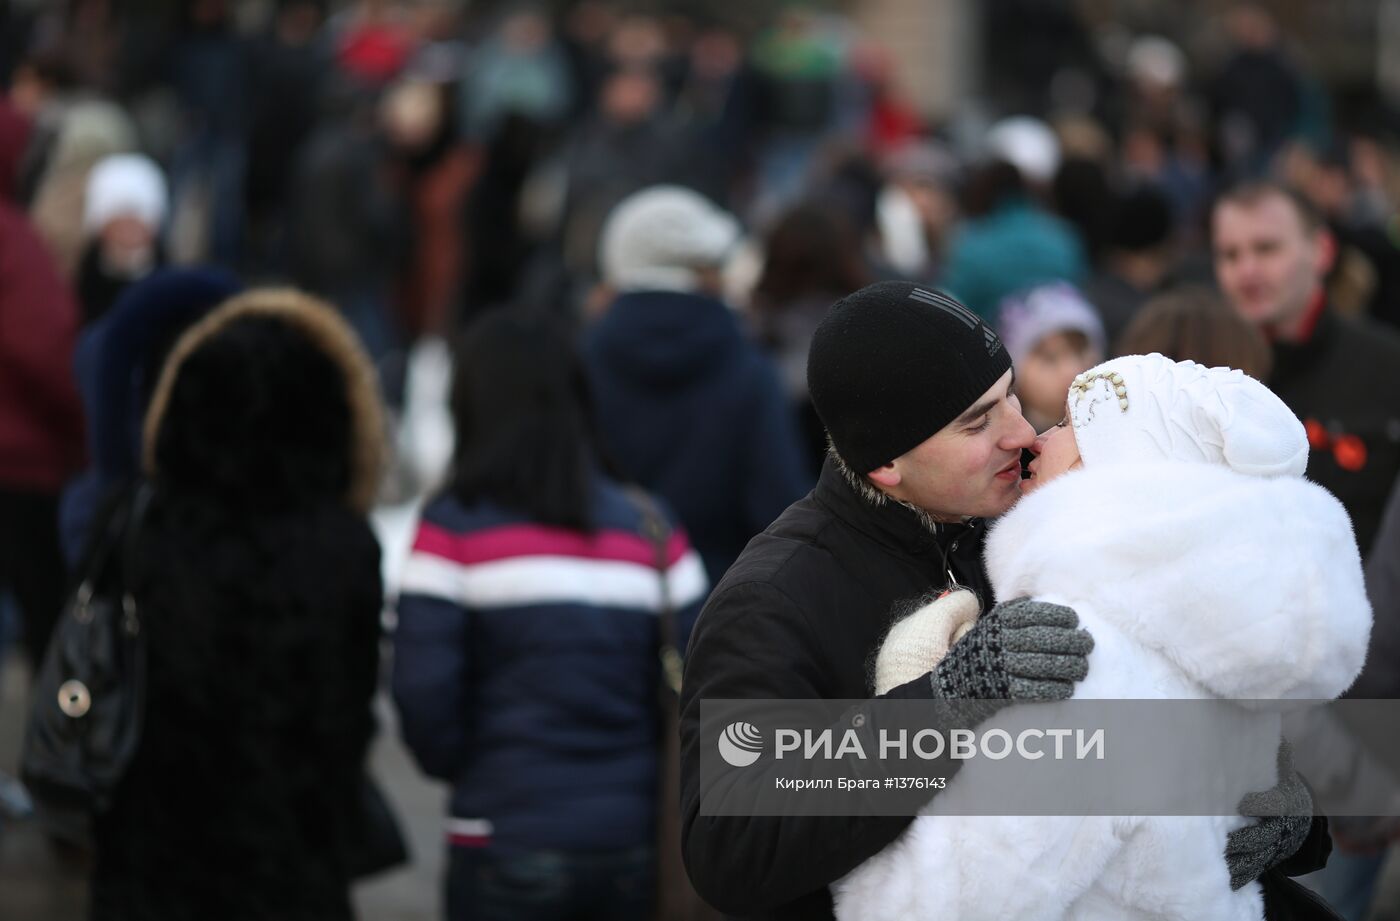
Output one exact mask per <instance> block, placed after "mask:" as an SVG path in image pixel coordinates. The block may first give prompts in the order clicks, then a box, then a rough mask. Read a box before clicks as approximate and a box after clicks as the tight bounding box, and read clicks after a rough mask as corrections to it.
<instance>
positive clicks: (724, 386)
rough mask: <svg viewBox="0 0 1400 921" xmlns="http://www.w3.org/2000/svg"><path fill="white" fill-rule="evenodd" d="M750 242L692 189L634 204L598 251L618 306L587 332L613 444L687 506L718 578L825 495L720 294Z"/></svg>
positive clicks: (650, 193) (767, 368) (788, 413)
mask: <svg viewBox="0 0 1400 921" xmlns="http://www.w3.org/2000/svg"><path fill="white" fill-rule="evenodd" d="M738 237H739V226H738V224H737V222H736V221H735V220H734V219H733V218H732V217H731V216H730V215H728V214H726V213H725V212H723V211H721V210H720V209H719V208H717V207H715V206H714V205H713V204H711V203H710V202H708V201H706V200H705V199H704V198H702V197H701V196H699V195H697V194H695V193H694V192H691V191H689V190H686V189H682V188H679V187H677V186H657V187H653V188H649V189H644V190H642V191H641V192H638V193H637V194H636V195H634V196H632V197H630V198H628V199H627V200H625V201H624V202H623V203H622V204H620V205H618V206H617V208H616V209H615V210H614V211H613V213H612V214H611V215H610V216H609V217H608V222H607V225H606V227H605V228H604V230H603V239H602V244H601V246H600V248H599V262H600V263H602V266H603V277H604V281H605V282H606V284H607V285H608V286H609V287H610V288H611V289H612V290H613V291H614V292H615V295H616V296H615V297H614V298H613V300H612V302H611V303H610V304H609V305H608V306H607V310H606V313H604V315H603V316H602V318H601V319H599V320H598V321H597V322H596V323H595V324H594V325H593V327H592V328H591V329H589V330H587V332H586V333H585V336H584V358H585V361H586V363H587V366H588V372H589V376H590V379H591V381H592V383H593V386H594V392H595V395H596V397H597V405H598V422H599V427H600V429H601V431H602V435H603V444H604V447H605V448H606V449H607V450H608V452H609V453H610V454H611V455H612V456H613V457H614V458H616V459H617V462H618V463H619V464H620V465H621V467H622V471H623V472H624V473H625V474H626V475H627V476H628V477H630V478H632V479H635V480H636V481H637V482H638V483H640V484H641V485H642V486H645V487H646V488H648V489H651V490H654V491H655V492H657V493H658V494H659V495H660V496H661V497H662V498H664V499H665V500H666V501H667V502H669V503H670V504H671V506H672V507H673V508H674V509H675V510H676V513H677V514H678V515H679V516H680V519H681V521H682V522H683V523H684V524H685V527H686V530H687V531H689V532H690V535H691V538H692V539H693V540H694V541H695V545H696V547H697V548H698V549H699V551H700V555H701V556H702V557H704V560H705V568H706V570H707V571H708V573H709V575H710V579H711V580H712V581H716V580H718V579H719V578H720V576H722V575H723V574H724V571H725V570H726V569H728V568H729V564H730V563H732V562H733V561H734V559H735V557H737V556H738V555H739V552H740V551H741V550H743V548H744V545H745V544H747V543H748V541H749V538H751V537H753V536H754V535H755V534H757V533H758V532H760V531H762V530H763V529H764V528H766V527H767V526H768V525H769V524H770V523H771V522H772V521H773V519H774V518H776V517H777V516H778V514H779V513H780V512H782V510H783V509H784V508H786V507H787V505H788V504H789V503H791V502H792V501H794V500H796V499H797V498H799V497H800V496H801V495H802V494H803V493H804V492H806V491H807V490H808V489H809V488H811V486H812V474H811V472H810V469H809V468H808V466H807V461H806V458H805V457H804V455H803V451H802V442H801V439H800V437H799V436H798V432H797V426H796V421H795V419H794V415H793V412H792V408H791V406H790V404H789V403H788V400H787V399H786V397H785V395H784V392H783V389H782V384H781V383H780V380H779V377H778V374H777V371H776V369H774V367H773V366H772V364H771V363H770V362H769V360H768V358H767V356H766V355H764V354H763V353H762V352H761V351H760V350H759V348H758V345H757V344H756V343H754V342H753V341H751V340H750V339H749V338H748V337H747V336H746V335H745V333H744V330H743V328H742V327H741V326H740V324H739V320H738V318H737V317H736V316H735V315H734V312H733V311H732V310H731V309H730V307H729V306H728V305H727V304H725V303H724V302H723V301H721V300H720V299H719V297H718V291H719V282H720V267H721V266H722V265H723V263H724V260H725V258H726V257H727V255H728V254H729V252H730V250H731V249H732V248H733V247H734V245H735V244H736V243H737V242H738Z"/></svg>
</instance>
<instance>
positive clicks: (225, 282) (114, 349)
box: [59, 268, 243, 568]
mask: <svg viewBox="0 0 1400 921" xmlns="http://www.w3.org/2000/svg"><path fill="white" fill-rule="evenodd" d="M241 290H243V284H242V282H240V281H239V280H238V278H237V277H236V276H234V275H232V274H231V273H228V272H224V271H222V270H217V269H199V268H179V269H160V270H158V271H156V272H154V273H152V274H150V275H148V276H146V277H145V278H143V279H142V280H141V281H139V282H136V283H135V284H133V285H132V286H131V287H130V288H129V289H128V290H127V291H125V292H124V293H123V294H122V296H121V297H120V298H118V299H117V302H116V304H114V305H113V306H112V309H111V310H110V311H108V312H107V313H106V314H105V315H104V316H103V317H102V318H101V319H99V320H98V321H97V322H95V323H93V324H92V325H91V326H89V327H87V328H86V329H84V330H83V331H82V333H81V334H80V335H79V337H78V346H77V349H76V354H75V355H74V358H73V375H74V377H76V378H77V383H78V392H79V393H81V394H82V399H83V408H84V410H85V411H86V424H87V443H88V454H89V457H88V460H89V466H88V469H87V470H85V471H83V473H82V474H81V475H80V476H78V477H77V478H76V479H74V480H73V481H72V482H70V483H69V485H68V486H67V488H66V489H65V490H64V493H63V502H62V506H61V508H60V511H59V532H60V538H61V540H62V543H63V554H64V557H65V558H66V559H67V561H68V564H69V566H70V568H71V567H72V565H73V564H75V563H76V562H77V560H78V557H79V555H80V554H81V553H82V549H83V546H84V544H85V543H86V542H87V538H88V533H89V531H88V529H89V525H90V524H91V522H92V520H93V517H94V514H95V512H96V510H97V509H98V508H100V507H102V506H103V505H104V503H105V502H106V501H107V500H109V499H111V498H112V496H113V494H114V493H117V492H120V491H121V490H122V489H124V488H126V487H127V486H129V485H130V484H131V482H132V480H133V478H134V477H135V476H136V474H137V472H138V471H139V470H140V467H141V423H142V419H143V418H144V417H145V415H146V403H147V402H148V401H149V400H150V397H151V392H152V391H153V390H155V385H156V378H157V377H158V376H159V375H160V369H161V366H162V365H163V364H164V363H165V358H166V356H167V355H168V354H169V352H170V348H171V346H173V345H174V344H175V340H176V339H177V338H179V336H180V334H181V333H182V332H184V331H185V329H186V328H187V327H189V326H190V325H192V324H193V323H194V322H195V321H196V320H198V319H199V318H201V317H203V316H204V315H205V314H207V313H208V312H209V311H210V310H213V309H214V308H215V307H216V306H218V305H219V304H220V303H221V302H223V301H224V300H226V299H228V298H230V297H232V296H233V295H235V294H237V293H238V292H239V291H241Z"/></svg>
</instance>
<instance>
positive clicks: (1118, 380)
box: [1069, 371, 1128, 428]
mask: <svg viewBox="0 0 1400 921" xmlns="http://www.w3.org/2000/svg"><path fill="white" fill-rule="evenodd" d="M1099 380H1102V381H1104V382H1105V383H1107V384H1108V385H1109V386H1110V387H1112V388H1113V393H1114V395H1115V396H1116V397H1117V398H1118V409H1119V411H1120V412H1127V411H1128V387H1127V385H1126V384H1124V383H1123V375H1122V374H1119V373H1118V372H1117V371H1098V372H1095V373H1093V374H1090V373H1089V372H1087V371H1086V372H1084V373H1083V374H1081V375H1079V376H1078V377H1076V378H1075V379H1074V382H1073V383H1072V384H1070V385H1069V392H1070V395H1071V396H1073V397H1074V402H1075V405H1078V404H1079V403H1081V402H1082V401H1083V400H1084V398H1085V397H1086V396H1088V395H1089V390H1090V389H1091V388H1092V387H1093V386H1094V384H1095V382H1096V381H1099ZM1098 403H1099V401H1098V400H1091V401H1090V403H1089V412H1088V415H1086V416H1084V418H1082V419H1080V418H1076V419H1075V420H1074V426H1075V428H1079V427H1081V426H1084V425H1087V424H1088V423H1089V422H1090V421H1092V420H1093V418H1094V407H1095V406H1096V405H1098Z"/></svg>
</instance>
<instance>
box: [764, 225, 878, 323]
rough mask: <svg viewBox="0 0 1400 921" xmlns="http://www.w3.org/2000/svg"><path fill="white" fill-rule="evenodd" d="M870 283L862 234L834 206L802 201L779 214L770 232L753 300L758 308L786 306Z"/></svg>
mask: <svg viewBox="0 0 1400 921" xmlns="http://www.w3.org/2000/svg"><path fill="white" fill-rule="evenodd" d="M867 281H869V278H868V272H867V270H866V266H865V262H864V260H863V259H862V258H861V254H860V238H859V237H858V236H857V234H856V232H855V230H854V228H852V226H851V223H850V221H848V220H847V219H846V217H845V216H844V215H843V214H841V212H839V211H837V210H836V209H835V208H832V207H829V206H827V205H823V204H820V203H817V202H803V203H800V204H797V205H795V206H793V207H792V208H790V209H789V210H788V211H787V212H785V213H784V214H783V215H782V217H780V218H778V221H777V223H775V224H774V225H773V229H772V230H770V231H769V233H768V240H767V254H766V256H765V258H764V263H763V274H762V275H761V276H760V277H759V279H758V284H757V285H756V286H755V287H754V291H753V304H754V307H755V308H756V309H758V310H782V309H783V308H785V307H790V306H792V304H793V302H794V301H797V300H800V299H802V298H804V297H809V296H814V295H820V296H822V297H824V298H827V299H829V300H835V299H836V298H838V297H841V296H843V295H846V294H849V293H850V292H852V291H855V290H858V289H860V288H863V287H865V284H866V282H867Z"/></svg>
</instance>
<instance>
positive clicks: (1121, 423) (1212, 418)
mask: <svg viewBox="0 0 1400 921" xmlns="http://www.w3.org/2000/svg"><path fill="white" fill-rule="evenodd" d="M1069 414H1070V419H1071V420H1072V422H1073V423H1074V438H1075V441H1076V442H1077V443H1078V445H1079V456H1080V457H1081V458H1083V460H1084V465H1085V466H1086V467H1092V466H1101V465H1104V464H1135V463H1150V462H1153V461H1163V460H1178V461H1195V462H1200V463H1210V464H1224V465H1226V466H1228V467H1230V468H1231V469H1233V470H1236V471H1238V472H1240V473H1247V474H1251V475H1253V476H1302V475H1303V471H1304V470H1306V469H1307V465H1308V436H1307V433H1306V432H1305V431H1304V429H1303V424H1302V423H1301V422H1299V421H1298V417H1297V416H1295V415H1294V414H1293V411H1292V410H1290V409H1289V408H1288V407H1287V406H1285V405H1284V403H1283V401H1282V400H1280V399H1279V398H1278V397H1277V396H1275V395H1274V394H1273V392H1272V391H1270V390H1269V388H1267V387H1265V386H1264V385H1263V384H1261V383H1259V382H1258V381H1256V380H1254V378H1252V377H1249V376H1247V375H1246V374H1245V373H1244V372H1243V371H1236V370H1232V369H1230V368H1207V367H1205V366H1204V365H1199V364H1197V363H1195V362H1194V361H1172V360H1171V359H1170V358H1166V357H1165V356H1162V355H1159V354H1156V353H1154V354H1151V355H1127V356H1124V357H1122V358H1115V359H1113V360H1111V361H1106V362H1104V363H1103V364H1101V365H1098V366H1096V367H1093V368H1090V369H1089V370H1088V371H1085V372H1084V373H1083V374H1081V375H1079V377H1077V378H1075V379H1074V383H1073V384H1071V385H1070V389H1069ZM1147 488H1150V487H1147Z"/></svg>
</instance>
